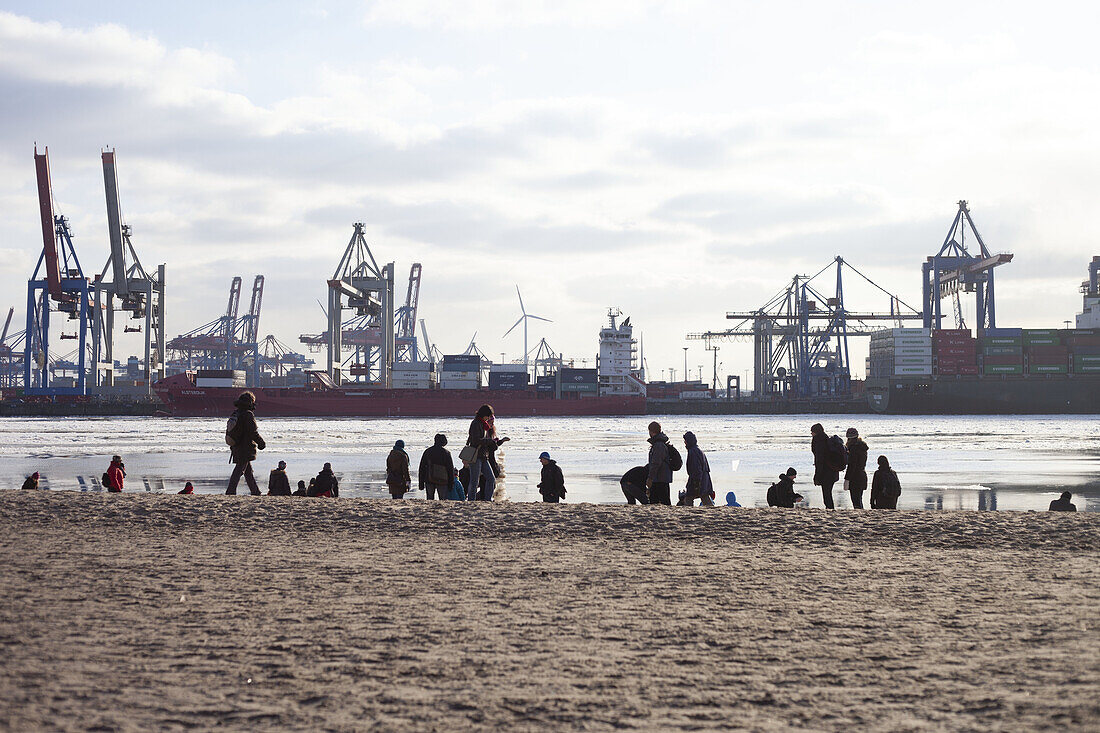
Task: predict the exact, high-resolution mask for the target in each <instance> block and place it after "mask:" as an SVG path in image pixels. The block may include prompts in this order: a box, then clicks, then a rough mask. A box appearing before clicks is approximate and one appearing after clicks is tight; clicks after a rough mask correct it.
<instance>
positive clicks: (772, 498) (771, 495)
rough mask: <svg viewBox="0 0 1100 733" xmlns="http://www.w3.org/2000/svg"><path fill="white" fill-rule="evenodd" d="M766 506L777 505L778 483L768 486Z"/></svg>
mask: <svg viewBox="0 0 1100 733" xmlns="http://www.w3.org/2000/svg"><path fill="white" fill-rule="evenodd" d="M768 506H779V484H778V483H774V484H772V485H771V486H769V487H768Z"/></svg>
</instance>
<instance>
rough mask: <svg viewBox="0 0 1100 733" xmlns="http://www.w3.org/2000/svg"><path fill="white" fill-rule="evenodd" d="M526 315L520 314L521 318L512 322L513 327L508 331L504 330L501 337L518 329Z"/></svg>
mask: <svg viewBox="0 0 1100 733" xmlns="http://www.w3.org/2000/svg"><path fill="white" fill-rule="evenodd" d="M526 317H527V316H520V317H519V320H518V321H516V322H515V323H513V324H512V327H511V328H509V329H508V330H507V331H505V332H504V336H501V338H504V337H505V336H507V335H508V334H510V333H511V332H512V331H514V330H516V326H518V325H519V324H521V323H523V319H524V318H526Z"/></svg>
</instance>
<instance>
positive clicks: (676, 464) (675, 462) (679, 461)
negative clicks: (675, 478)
mask: <svg viewBox="0 0 1100 733" xmlns="http://www.w3.org/2000/svg"><path fill="white" fill-rule="evenodd" d="M665 445H667V446H668V467H669V468H671V469H672V470H673V471H679V470H680V469H681V468H683V467H684V459H683V458H681V457H680V451H678V450H676V446H674V445H672V443H665Z"/></svg>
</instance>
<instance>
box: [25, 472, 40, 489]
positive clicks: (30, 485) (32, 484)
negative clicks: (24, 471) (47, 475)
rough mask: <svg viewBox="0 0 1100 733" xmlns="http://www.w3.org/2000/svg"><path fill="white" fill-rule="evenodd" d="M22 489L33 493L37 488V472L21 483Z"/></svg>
mask: <svg viewBox="0 0 1100 733" xmlns="http://www.w3.org/2000/svg"><path fill="white" fill-rule="evenodd" d="M23 488H24V489H27V490H28V491H34V490H35V489H37V488H38V471H35V472H34V473H32V474H31V475H30V476H27V480H26V481H24V482H23Z"/></svg>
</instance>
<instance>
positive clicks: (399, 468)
mask: <svg viewBox="0 0 1100 733" xmlns="http://www.w3.org/2000/svg"><path fill="white" fill-rule="evenodd" d="M411 485H412V479H410V478H409V454H408V453H406V452H405V451H403V450H401V449H400V448H394V449H393V450H391V451H390V454H389V455H388V456H386V486H389V487H390V489H391V493H392V489H402V490H404V491H408V490H409V487H410V486H411Z"/></svg>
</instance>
